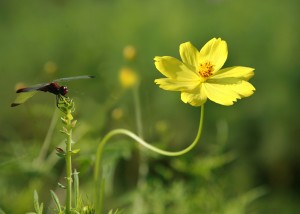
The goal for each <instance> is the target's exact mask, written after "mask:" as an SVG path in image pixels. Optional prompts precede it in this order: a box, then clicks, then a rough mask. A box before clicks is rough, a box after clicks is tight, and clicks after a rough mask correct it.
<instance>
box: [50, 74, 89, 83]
mask: <svg viewBox="0 0 300 214" xmlns="http://www.w3.org/2000/svg"><path fill="white" fill-rule="evenodd" d="M91 78H95V76H89V75H84V76H75V77H65V78H60V79H56V80H53V81H52V82H68V81H71V80H78V79H91Z"/></svg>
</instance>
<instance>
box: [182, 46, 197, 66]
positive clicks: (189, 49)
mask: <svg viewBox="0 0 300 214" xmlns="http://www.w3.org/2000/svg"><path fill="white" fill-rule="evenodd" d="M179 52H180V57H181V59H182V61H183V62H184V63H185V64H187V65H190V66H192V68H191V69H193V70H196V68H197V66H198V64H199V63H198V55H199V51H198V50H197V49H196V48H195V47H194V46H193V45H192V43H190V42H185V43H182V44H181V45H180V47H179Z"/></svg>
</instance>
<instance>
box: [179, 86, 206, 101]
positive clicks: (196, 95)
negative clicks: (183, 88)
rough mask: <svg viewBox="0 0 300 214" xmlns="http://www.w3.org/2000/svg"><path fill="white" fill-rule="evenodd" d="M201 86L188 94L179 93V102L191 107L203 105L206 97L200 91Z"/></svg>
mask: <svg viewBox="0 0 300 214" xmlns="http://www.w3.org/2000/svg"><path fill="white" fill-rule="evenodd" d="M201 87H202V84H201V85H200V86H199V87H197V88H195V89H194V90H193V91H190V92H181V100H182V101H183V102H184V103H189V104H190V105H192V106H201V105H203V104H204V103H205V102H206V100H207V96H206V94H205V92H204V91H203V90H202V89H201Z"/></svg>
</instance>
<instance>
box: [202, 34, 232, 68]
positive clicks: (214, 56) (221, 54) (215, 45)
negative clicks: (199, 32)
mask: <svg viewBox="0 0 300 214" xmlns="http://www.w3.org/2000/svg"><path fill="white" fill-rule="evenodd" d="M227 55H228V49H227V44H226V42H225V41H224V40H221V39H220V38H218V39H216V38H213V39H211V40H210V41H208V42H207V43H206V44H205V45H204V46H203V48H202V49H201V50H200V55H199V62H207V61H208V62H210V63H212V64H213V65H214V70H215V71H218V70H219V69H220V68H221V67H222V66H223V65H224V63H225V61H226V59H227Z"/></svg>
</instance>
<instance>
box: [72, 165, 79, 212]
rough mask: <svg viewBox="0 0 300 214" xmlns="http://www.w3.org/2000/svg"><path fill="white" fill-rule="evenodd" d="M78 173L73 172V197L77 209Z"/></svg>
mask: <svg viewBox="0 0 300 214" xmlns="http://www.w3.org/2000/svg"><path fill="white" fill-rule="evenodd" d="M78 174H79V172H77V170H76V169H75V170H74V173H73V175H74V197H75V201H74V203H75V207H76V208H78V206H79V176H78Z"/></svg>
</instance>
